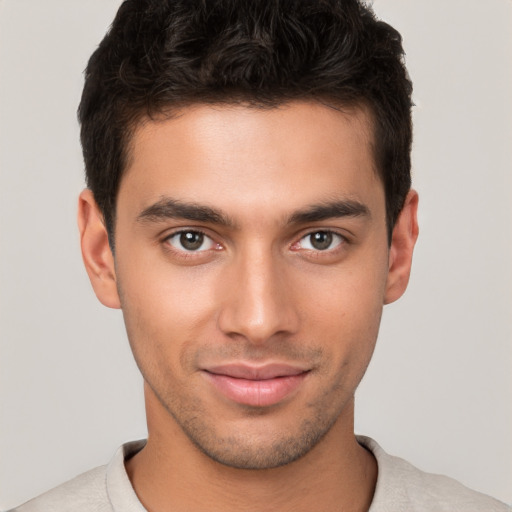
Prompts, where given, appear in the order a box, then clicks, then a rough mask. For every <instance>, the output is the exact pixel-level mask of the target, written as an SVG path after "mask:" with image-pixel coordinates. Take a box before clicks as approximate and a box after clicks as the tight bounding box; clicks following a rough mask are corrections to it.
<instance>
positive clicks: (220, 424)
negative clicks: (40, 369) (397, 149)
mask: <svg viewBox="0 0 512 512" xmlns="http://www.w3.org/2000/svg"><path fill="white" fill-rule="evenodd" d="M391 250H392V251H393V248H392V249H391ZM390 268H391V263H390V248H389V244H388V239H387V235H386V224H385V198H384V191H383V186H382V183H381V181H380V180H379V178H378V177H377V173H376V171H375V168H374V162H373V158H372V152H371V127H370V122H369V117H368V115H367V114H366V113H365V112H364V111H363V110H353V111H350V112H345V113H341V112H339V111H337V110H335V109H332V108H330V107H327V106H323V105H319V104H316V103H291V104H288V105H286V106H282V107H280V108H276V109H270V110H261V109H255V108H248V107H243V106H201V105H198V106H195V107H193V108H188V109H187V110H186V111H184V112H183V113H182V114H181V115H180V116H179V117H175V118H173V119H170V120H164V121H158V122H156V121H151V122H147V123H145V124H144V125H142V126H141V127H140V128H139V130H138V131H137V132H136V133H135V135H134V138H133V144H132V155H131V161H130V165H129V167H128V169H127V171H126V174H125V175H124V177H123V179H122V182H121V186H120V190H119V195H118V202H117V220H116V255H115V269H114V270H113V271H112V281H115V285H116V290H117V292H118V294H119V299H120V304H121V306H122V310H123V314H124V318H125V323H126V328H127V332H128V337H129V340H130V344H131V346H132V349H133V352H134V355H135V358H136V361H137V363H138V365H139V367H140V369H141V371H142V374H143V376H144V379H145V381H146V383H147V386H148V388H149V389H150V393H151V394H152V395H153V397H154V399H155V400H154V404H153V407H161V408H162V410H164V411H165V415H166V417H167V420H168V421H171V422H173V423H174V424H176V425H178V426H179V427H180V429H181V430H182V431H183V432H184V433H185V434H186V436H187V437H188V439H190V440H191V441H192V442H193V444H194V445H195V446H196V447H198V448H199V449H200V450H201V451H202V452H204V453H206V454H208V455H209V456H210V457H211V458H212V459H214V460H216V461H219V462H221V463H223V464H226V465H229V466H233V467H240V468H269V467H276V466H279V465H283V464H287V463H289V462H291V461H293V460H295V459H297V458H299V457H302V456H303V455H305V454H307V453H308V452H309V451H310V450H311V449H312V448H313V447H314V446H315V445H316V444H317V443H318V442H319V441H320V440H321V439H322V438H324V436H325V435H326V434H327V433H328V432H329V431H330V430H331V429H332V428H333V427H335V426H336V425H338V424H341V423H343V422H344V423H345V424H351V423H350V421H348V422H347V420H349V419H351V418H349V416H350V417H351V415H352V408H351V403H352V399H353V395H354V391H355V389H356V387H357V385H358V383H359V382H360V380H361V378H362V376H363V374H364V371H365V369H366V367H367V365H368V363H369V360H370V357H371V354H372V351H373V348H374V345H375V341H376V338H377V332H378V327H379V322H380V317H381V312H382V307H383V304H384V303H385V302H386V301H389V300H393V298H390V293H391V294H392V292H391V291H390V290H391V288H392V285H391V284H390ZM96 291H97V293H98V289H97V290H96ZM117 292H116V293H117ZM112 294H114V292H112ZM98 296H99V297H100V299H102V292H101V291H100V292H99V293H98ZM103 302H105V303H108V302H109V300H107V299H105V295H103ZM114 302H115V301H114ZM109 305H115V304H113V303H110V304H109ZM155 404H157V405H155ZM150 412H151V411H149V413H150ZM150 436H151V432H150Z"/></svg>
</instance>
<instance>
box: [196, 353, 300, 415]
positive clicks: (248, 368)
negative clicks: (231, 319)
mask: <svg viewBox="0 0 512 512" xmlns="http://www.w3.org/2000/svg"><path fill="white" fill-rule="evenodd" d="M203 373H204V375H205V377H206V378H207V379H208V381H209V382H210V383H211V384H212V385H213V387H214V388H215V389H216V391H217V392H220V394H221V395H223V396H224V397H225V398H227V399H228V400H230V401H234V402H236V403H239V404H243V405H249V406H253V407H269V406H271V405H276V404H278V403H279V402H282V401H283V400H285V399H286V398H288V397H289V396H290V395H292V394H293V393H295V392H297V391H298V388H299V387H300V386H301V384H302V383H303V381H304V380H305V378H306V376H307V375H308V373H309V372H308V370H305V369H303V368H300V367H297V366H292V365H288V364H276V363H272V364H266V365H262V366H252V365H247V364H225V365H218V366H212V367H209V368H206V369H205V370H204V371H203Z"/></svg>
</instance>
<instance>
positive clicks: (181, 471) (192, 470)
mask: <svg viewBox="0 0 512 512" xmlns="http://www.w3.org/2000/svg"><path fill="white" fill-rule="evenodd" d="M149 394H151V393H150V392H149V393H148V390H146V404H147V409H148V431H149V436H148V442H147V444H146V446H145V448H144V449H143V450H142V451H141V452H139V453H138V454H137V455H135V456H134V457H133V458H132V459H130V460H129V461H127V462H126V469H127V472H128V476H129V477H130V480H131V482H132V485H133V487H134V489H135V492H136V493H137V495H138V497H139V499H140V500H141V502H142V504H143V505H144V506H145V508H146V509H147V510H148V511H149V512H160V511H162V510H173V511H176V512H181V511H185V510H209V511H211V512H217V511H222V512H230V511H235V510H236V511H239V510H244V511H248V512H251V511H260V510H267V511H271V512H274V511H275V512H277V511H279V512H286V511H292V510H293V511H294V512H302V511H304V512H305V511H308V512H309V511H311V510H322V511H337V510H344V511H345V510H346V511H366V510H368V508H369V506H370V503H371V499H372V496H373V491H374V488H375V482H376V478H377V464H376V462H375V459H374V458H373V455H371V454H370V453H369V452H368V451H367V450H366V449H365V448H363V447H361V446H360V445H359V444H358V443H357V440H356V438H355V436H354V433H353V414H354V407H353V401H352V402H351V403H350V404H347V406H346V407H345V409H344V411H343V413H342V415H340V417H339V418H338V420H337V421H336V423H335V424H334V425H333V427H332V428H331V429H330V430H329V432H328V433H327V434H326V436H325V437H324V438H323V439H322V440H321V441H320V442H319V443H318V444H317V445H316V446H315V447H314V448H312V449H311V450H310V451H309V452H308V453H307V454H306V455H305V456H303V457H302V458H300V459H298V460H296V461H295V462H292V463H290V464H287V465H285V466H282V467H278V468H272V469H259V470H247V469H237V468H233V467H229V466H225V465H223V464H220V463H218V462H216V461H214V460H212V459H211V458H210V457H208V456H207V455H205V454H204V453H202V452H201V451H200V450H199V449H198V448H197V447H196V446H195V445H194V444H193V443H192V442H191V441H190V440H189V439H188V437H187V436H186V435H185V434H184V433H183V431H182V430H181V428H180V427H179V426H178V425H177V424H176V423H175V422H174V421H173V420H172V418H171V417H170V416H169V415H168V413H167V412H166V411H165V412H164V411H161V410H160V409H161V407H158V406H156V407H154V406H155V405H156V404H154V403H153V401H154V400H157V399H156V397H154V396H152V397H151V396H148V395H149ZM161 414H164V415H165V416H164V417H160V415H161ZM162 419H165V421H162Z"/></svg>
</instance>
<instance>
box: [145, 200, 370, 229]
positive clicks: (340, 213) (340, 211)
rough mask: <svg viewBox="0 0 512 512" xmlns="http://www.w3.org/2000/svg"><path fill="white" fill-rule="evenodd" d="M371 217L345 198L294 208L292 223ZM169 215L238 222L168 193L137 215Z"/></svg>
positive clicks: (157, 218) (164, 217) (155, 217)
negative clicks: (303, 207) (169, 195)
mask: <svg viewBox="0 0 512 512" xmlns="http://www.w3.org/2000/svg"><path fill="white" fill-rule="evenodd" d="M364 216H366V217H369V216H370V210H369V209H368V207H367V206H365V205H364V204H363V203H360V202H359V201H353V200H341V201H329V202H325V203H320V204H315V205H311V206H309V207H308V208H306V209H304V210H298V211H296V212H294V213H293V214H292V215H291V216H290V217H289V218H288V221H287V223H288V224H306V223H308V222H319V221H322V220H327V219H333V218H340V217H364ZM167 219H185V220H190V221H194V222H208V223H211V224H218V225H221V226H226V227H230V228H233V227H235V226H236V223H235V222H234V221H233V220H232V219H231V218H230V217H229V216H227V215H226V214H224V213H223V212H221V211H220V210H217V209H215V208H212V207H210V206H205V205H201V204H196V203H189V202H184V201H180V200H178V199H172V198H168V197H164V198H162V199H160V200H159V201H158V202H156V203H154V204H152V205H150V206H148V207H147V208H145V209H144V210H142V212H141V213H140V214H139V215H138V216H137V221H138V222H141V223H145V222H159V221H164V220H167Z"/></svg>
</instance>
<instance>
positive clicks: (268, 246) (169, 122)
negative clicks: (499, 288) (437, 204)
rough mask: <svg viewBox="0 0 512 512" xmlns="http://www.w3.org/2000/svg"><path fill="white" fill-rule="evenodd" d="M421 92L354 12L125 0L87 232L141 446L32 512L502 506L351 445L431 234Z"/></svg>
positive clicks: (385, 35)
mask: <svg viewBox="0 0 512 512" xmlns="http://www.w3.org/2000/svg"><path fill="white" fill-rule="evenodd" d="M410 95H411V86H410V83H409V80H408V78H407V74H406V71H405V69H404V67H403V63H402V49H401V45H400V37H399V35H398V34H397V33H396V31H394V30H393V29H392V28H391V27H389V26H387V25H385V24H384V23H382V22H378V21H376V20H375V19H374V17H373V15H372V13H371V12H370V11H369V10H368V9H367V8H364V7H363V6H361V5H359V4H358V3H356V2H334V1H333V2H298V1H297V2H282V3H280V4H277V3H273V2H272V3H271V2H251V3H244V2H239V1H235V0H232V1H219V2H197V4H194V2H170V1H169V2H162V1H137V2H135V1H127V2H125V3H124V4H123V5H122V6H121V8H120V11H119V13H118V16H117V18H116V20H115V22H114V25H113V27H112V29H111V31H110V32H109V34H108V35H107V36H106V38H105V39H104V41H103V42H102V44H101V45H100V47H99V49H98V50H97V51H96V52H95V54H94V55H93V57H92V58H91V60H90V62H89V66H88V70H87V77H86V85H85V88H84V94H83V98H82V103H81V106H80V120H81V124H82V144H83V149H84V158H85V162H86V169H87V179H88V187H89V188H88V189H87V190H86V191H84V192H83V193H82V194H81V197H80V203H79V226H80V233H81V242H82V252H83V257H84V262H85V265H86V268H87V271H88V274H89V277H90V279H91V282H92V285H93V287H94V290H95V292H96V294H97V296H98V298H99V300H100V301H101V302H102V303H103V304H105V305H106V306H108V307H114V308H119V307H120V308H122V310H123V314H124V318H125V323H126V327H127V332H128V337H129V340H130V344H131V347H132V349H133V352H134V356H135V359H136V361H137V364H138V365H139V368H140V369H141V372H142V375H143V377H144V379H145V397H146V408H147V418H148V432H149V436H148V440H147V443H132V444H128V445H125V446H124V447H123V448H122V449H121V450H120V451H119V452H118V454H117V455H116V457H115V458H114V459H113V461H112V462H111V464H110V465H109V466H108V467H107V468H105V467H102V468H97V469H96V470H93V471H91V472H89V473H86V474H85V475H82V476H80V477H78V478H77V479H75V480H73V481H71V482H69V483H67V484H64V485H63V486H61V487H59V488H57V489H55V490H53V491H50V492H49V493H47V494H46V495H43V496H42V497H40V498H38V499H36V500H34V501H32V502H29V503H28V504H26V505H25V506H22V507H20V508H19V510H21V511H30V510H116V511H119V510H143V507H144V508H145V509H147V510H150V511H159V510H234V509H237V510H262V509H263V510H299V511H300V510H371V511H373V512H375V511H379V510H414V509H417V510H508V508H507V507H506V506H504V505H502V504H500V503H498V502H496V501H495V500H492V499H491V498H487V497H485V496H483V495H480V494H478V493H474V492H472V491H469V490H468V489H466V488H464V487H463V486H461V485H460V484H458V483H456V482H454V481H453V480H450V479H447V478H444V477H438V476H434V475H428V474H425V473H421V472H420V471H418V470H416V469H415V468H413V467H412V466H410V465H409V464H407V463H406V462H404V461H402V460H400V459H395V458H393V457H391V456H389V455H387V454H385V453H384V452H383V451H382V449H380V448H379V446H378V445H377V444H376V443H375V441H373V440H371V439H368V438H361V437H359V438H356V437H355V436H354V432H353V414H354V392H355V389H356V387H357V385H358V383H359V382H360V380H361V378H362V376H363V374H364V371H365V369H366V367H367V365H368V362H369V360H370V358H371V354H372V352H373V348H374V345H375V341H376V338H377V331H378V327H379V322H380V316H381V313H382V306H383V304H386V303H390V302H393V301H395V300H396V299H398V298H399V297H400V296H401V295H402V293H403V292H404V291H405V288H406V286H407V281H408V277H409V272H410V265H411V258H412V251H413V247H414V243H415V241H416V237H417V233H418V229H417V221H416V210H417V203H418V198H417V194H416V193H415V192H414V191H411V190H410V161H409V153H410V144H411V126H410V104H411V102H410Z"/></svg>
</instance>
